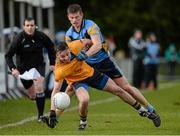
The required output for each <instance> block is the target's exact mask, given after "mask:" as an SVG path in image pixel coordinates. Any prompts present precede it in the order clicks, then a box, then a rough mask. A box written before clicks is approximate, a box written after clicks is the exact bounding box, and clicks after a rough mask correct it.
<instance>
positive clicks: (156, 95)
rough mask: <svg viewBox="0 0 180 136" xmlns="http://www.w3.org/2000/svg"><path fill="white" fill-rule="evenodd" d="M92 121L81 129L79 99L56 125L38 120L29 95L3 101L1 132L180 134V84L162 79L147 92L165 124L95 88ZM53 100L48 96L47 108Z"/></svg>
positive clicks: (92, 96)
mask: <svg viewBox="0 0 180 136" xmlns="http://www.w3.org/2000/svg"><path fill="white" fill-rule="evenodd" d="M89 93H90V98H91V100H90V105H89V111H88V125H87V128H86V130H85V131H79V130H78V125H79V115H78V110H77V100H76V98H75V97H73V99H72V101H71V106H70V107H69V109H68V110H67V112H65V113H64V114H63V115H62V116H61V117H60V118H59V123H58V125H57V127H56V128H54V129H50V128H48V127H47V126H46V125H45V124H43V123H38V122H37V117H36V107H35V103H34V102H32V101H30V100H28V99H27V98H23V99H18V100H7V101H1V102H0V135H180V84H179V83H178V82H172V83H161V84H160V87H159V89H158V90H157V91H148V90H145V91H144V92H143V93H144V95H145V97H146V98H147V99H148V100H149V102H150V103H152V105H154V107H155V108H156V109H157V111H158V113H159V114H160V116H161V120H162V125H161V126H160V127H159V128H156V127H154V125H153V123H152V121H150V120H149V119H147V118H142V117H140V116H139V115H138V114H137V112H136V111H135V110H134V109H133V108H132V107H130V106H129V105H128V104H126V103H124V102H122V101H121V100H119V98H118V97H115V96H113V95H111V94H108V93H104V92H101V91H97V90H93V89H91V90H90V91H89ZM49 107H50V101H49V99H47V100H46V109H45V112H46V113H47V112H48V111H49Z"/></svg>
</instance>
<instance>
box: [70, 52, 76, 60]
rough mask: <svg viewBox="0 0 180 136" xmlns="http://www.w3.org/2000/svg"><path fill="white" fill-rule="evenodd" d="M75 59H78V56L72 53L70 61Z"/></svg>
mask: <svg viewBox="0 0 180 136" xmlns="http://www.w3.org/2000/svg"><path fill="white" fill-rule="evenodd" d="M74 58H76V55H74V53H72V52H71V58H70V61H71V60H73V59H74Z"/></svg>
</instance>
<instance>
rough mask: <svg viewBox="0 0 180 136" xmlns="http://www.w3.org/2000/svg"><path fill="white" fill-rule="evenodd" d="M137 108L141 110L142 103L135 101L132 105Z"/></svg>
mask: <svg viewBox="0 0 180 136" xmlns="http://www.w3.org/2000/svg"><path fill="white" fill-rule="evenodd" d="M132 106H133V107H134V108H135V109H136V110H139V109H140V108H141V105H140V104H139V102H137V101H136V102H135V104H133V105H132Z"/></svg>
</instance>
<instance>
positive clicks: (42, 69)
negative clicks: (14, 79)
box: [20, 65, 45, 89]
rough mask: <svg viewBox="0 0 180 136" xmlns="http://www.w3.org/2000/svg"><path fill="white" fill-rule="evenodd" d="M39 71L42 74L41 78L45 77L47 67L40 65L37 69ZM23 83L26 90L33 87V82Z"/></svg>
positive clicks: (24, 81) (25, 81) (22, 80)
mask: <svg viewBox="0 0 180 136" xmlns="http://www.w3.org/2000/svg"><path fill="white" fill-rule="evenodd" d="M35 68H36V69H37V71H38V72H39V73H40V75H41V76H43V77H45V65H40V66H38V67H35ZM24 72H25V71H20V73H21V74H23V73H24ZM21 82H22V84H23V86H24V88H25V89H28V88H30V87H31V86H32V85H33V80H24V79H21Z"/></svg>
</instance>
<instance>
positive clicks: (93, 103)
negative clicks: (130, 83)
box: [0, 97, 119, 129]
mask: <svg viewBox="0 0 180 136" xmlns="http://www.w3.org/2000/svg"><path fill="white" fill-rule="evenodd" d="M117 99H119V98H118V97H110V98H107V99H106V100H98V101H94V102H90V104H89V106H93V105H97V104H102V103H107V102H111V101H115V100H117ZM77 109H78V106H74V107H72V108H69V109H67V110H66V111H65V112H70V111H73V110H77ZM46 114H48V113H46ZM34 120H37V116H32V117H29V118H26V119H23V120H21V121H18V122H15V123H9V124H6V125H2V126H0V129H2V128H7V127H14V126H19V125H22V124H25V123H27V122H30V121H34Z"/></svg>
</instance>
